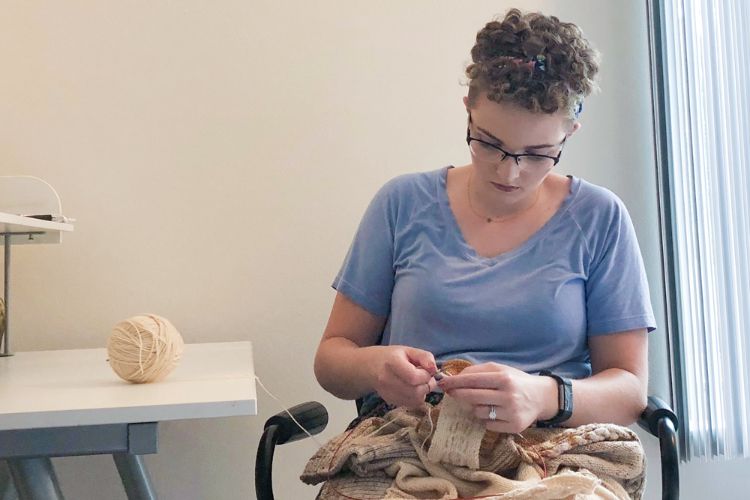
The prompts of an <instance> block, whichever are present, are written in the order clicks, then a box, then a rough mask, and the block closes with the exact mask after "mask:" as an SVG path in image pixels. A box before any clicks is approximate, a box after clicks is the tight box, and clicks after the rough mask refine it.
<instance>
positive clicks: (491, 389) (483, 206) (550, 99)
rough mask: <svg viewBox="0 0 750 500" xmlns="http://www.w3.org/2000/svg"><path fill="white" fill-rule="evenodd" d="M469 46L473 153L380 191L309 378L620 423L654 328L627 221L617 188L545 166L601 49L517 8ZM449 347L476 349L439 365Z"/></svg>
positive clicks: (515, 422) (554, 157)
mask: <svg viewBox="0 0 750 500" xmlns="http://www.w3.org/2000/svg"><path fill="white" fill-rule="evenodd" d="M472 60H473V62H472V63H471V64H470V65H469V66H468V68H467V70H466V74H467V76H468V79H469V91H468V95H467V96H466V97H465V98H464V104H465V106H466V111H467V124H468V130H467V137H466V140H467V143H468V146H469V150H470V152H471V163H469V164H468V165H465V166H461V167H456V168H453V167H448V168H443V169H440V170H436V171H433V172H425V173H418V174H410V175H404V176H401V177H398V178H396V179H394V180H392V181H390V182H388V183H387V184H386V185H385V186H384V187H383V188H382V189H381V190H380V191H379V193H378V194H377V195H376V196H375V198H374V199H373V201H372V202H371V204H370V206H369V207H368V209H367V211H366V213H365V215H364V217H363V220H362V222H361V224H360V227H359V230H358V232H357V235H356V237H355V239H354V242H353V243H352V247H351V248H350V251H349V254H348V256H347V258H346V260H345V262H344V265H343V267H342V269H341V271H340V273H339V274H338V276H337V277H336V280H335V282H334V288H335V289H336V290H337V295H336V298H335V301H334V304H333V308H332V311H331V315H330V319H329V322H328V325H327V327H326V330H325V333H324V334H323V338H322V340H321V342H320V346H319V348H318V352H317V355H316V359H315V373H316V376H317V378H318V380H319V382H320V384H321V385H322V386H323V387H324V388H325V389H326V390H328V391H329V392H331V393H332V394H334V395H336V396H338V397H341V398H347V399H355V398H364V403H365V404H364V406H363V408H362V412H364V413H365V414H373V412H378V411H379V412H380V413H382V412H383V411H384V409H389V408H392V407H394V406H407V407H416V406H418V405H420V404H421V403H422V402H423V401H424V400H425V398H426V397H428V395H430V394H431V393H434V392H435V391H437V392H440V391H441V390H442V391H443V392H447V393H449V394H450V395H451V396H453V397H455V398H456V399H458V400H461V401H464V402H465V403H467V404H470V405H472V407H473V413H474V415H475V416H476V417H477V418H480V419H483V420H484V421H486V425H487V429H489V430H492V431H496V432H513V433H517V432H520V431H522V430H524V429H526V428H527V427H529V426H531V425H534V424H540V425H564V426H571V427H572V426H578V425H582V424H585V423H593V422H610V423H617V424H621V425H629V424H631V423H633V422H634V421H636V420H637V418H638V416H639V414H640V413H641V411H642V409H643V408H644V407H645V404H646V391H647V332H648V331H651V330H653V329H654V328H655V324H654V318H653V313H652V310H651V306H650V301H649V295H648V287H647V283H646V278H645V272H644V269H643V263H642V258H641V255H640V252H639V249H638V244H637V241H636V237H635V233H634V230H633V227H632V223H631V221H630V218H629V216H628V213H627V210H626V209H625V207H624V206H623V204H622V202H621V201H620V200H619V199H618V198H617V197H616V196H615V195H614V194H612V193H611V192H609V191H608V190H606V189H604V188H601V187H598V186H595V185H592V184H590V183H588V182H586V181H584V180H582V179H579V178H576V177H571V176H567V177H566V176H564V175H561V174H559V173H557V172H556V171H555V170H556V168H555V166H556V165H557V163H558V162H559V161H560V159H561V157H562V154H563V148H564V145H565V144H566V142H567V141H569V140H571V138H572V136H573V135H574V134H575V132H576V131H577V130H578V129H579V128H580V123H579V122H578V121H577V118H578V114H579V113H580V111H581V108H582V102H583V99H584V98H585V97H586V96H587V95H589V94H590V93H591V91H592V90H593V88H594V81H593V79H594V76H595V75H596V72H597V69H598V65H597V61H596V53H595V51H594V50H593V49H592V48H591V47H590V45H589V43H588V42H587V41H586V40H585V39H584V38H583V35H582V33H581V31H580V29H579V28H578V27H576V26H575V25H573V24H569V23H563V22H560V21H559V20H558V19H557V18H555V17H547V16H544V15H542V14H536V13H535V14H523V13H521V12H520V11H518V10H516V9H513V10H510V11H509V12H508V13H507V14H506V16H505V18H504V19H503V20H502V21H493V22H490V23H488V24H487V25H486V26H485V27H484V28H483V29H482V30H481V31H480V32H479V33H478V34H477V41H476V44H475V46H474V47H473V49H472ZM452 358H462V359H465V360H468V361H470V362H472V363H473V365H472V366H470V367H469V368H467V369H465V370H464V371H462V372H461V373H460V374H459V375H456V376H452V377H441V376H440V374H439V373H438V374H437V377H435V375H436V373H437V372H438V365H439V363H440V362H442V361H446V360H449V359H452ZM540 375H542V376H540ZM430 398H432V399H430ZM428 399H430V400H434V397H433V396H432V395H430V396H429V397H428ZM383 401H384V402H385V404H378V403H382V402H383ZM376 408H379V410H378V409H376Z"/></svg>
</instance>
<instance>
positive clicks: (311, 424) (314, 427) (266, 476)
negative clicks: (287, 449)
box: [255, 401, 328, 500]
mask: <svg viewBox="0 0 750 500" xmlns="http://www.w3.org/2000/svg"><path fill="white" fill-rule="evenodd" d="M289 413H291V414H292V415H293V416H294V418H295V419H296V420H297V422H299V423H300V425H302V427H304V428H305V429H307V432H309V433H310V434H313V435H315V434H318V433H319V432H321V431H322V430H323V429H325V428H326V425H328V411H327V410H326V408H325V406H323V405H322V404H320V403H318V402H317V401H310V402H307V403H302V404H299V405H297V406H294V407H292V408H290V409H289ZM306 436H307V434H305V432H304V431H303V430H302V429H300V428H299V426H298V425H297V424H296V423H295V422H294V420H292V418H291V417H290V416H289V414H288V413H286V412H281V413H277V414H276V415H274V416H273V417H271V418H269V419H268V420H266V423H265V425H264V426H263V435H262V436H261V438H260V442H259V443H258V452H257V454H256V456H255V494H256V496H257V499H258V500H273V498H274V497H273V486H272V478H273V455H274V451H275V449H276V445H277V444H284V443H290V442H292V441H297V440H298V439H302V438H304V437H306Z"/></svg>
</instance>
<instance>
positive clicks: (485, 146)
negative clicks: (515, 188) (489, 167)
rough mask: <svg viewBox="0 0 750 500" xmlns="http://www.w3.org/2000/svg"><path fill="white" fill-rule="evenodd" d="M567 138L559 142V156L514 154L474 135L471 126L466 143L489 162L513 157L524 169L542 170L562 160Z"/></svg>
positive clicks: (476, 155)
mask: <svg viewBox="0 0 750 500" xmlns="http://www.w3.org/2000/svg"><path fill="white" fill-rule="evenodd" d="M469 124H471V115H469ZM567 139H568V136H565V138H564V139H563V140H562V142H561V143H560V144H559V146H560V151H559V152H558V153H557V156H549V155H540V154H533V153H520V154H513V153H511V152H508V151H506V150H504V149H503V148H501V147H500V146H498V145H497V144H492V143H491V142H487V141H484V140H482V139H479V138H478V137H472V136H471V131H470V128H469V127H466V144H468V145H469V150H470V151H471V154H473V155H474V157H475V158H476V159H477V160H479V161H482V162H488V163H500V162H502V161H503V160H505V159H506V158H508V157H511V158H513V159H514V160H515V162H516V165H518V166H519V167H521V168H522V169H524V170H534V171H541V170H547V169H550V168H552V167H554V166H555V165H557V164H558V163H559V161H560V156H561V155H562V151H563V146H565V141H566V140H567Z"/></svg>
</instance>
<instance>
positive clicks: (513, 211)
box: [467, 170, 542, 222]
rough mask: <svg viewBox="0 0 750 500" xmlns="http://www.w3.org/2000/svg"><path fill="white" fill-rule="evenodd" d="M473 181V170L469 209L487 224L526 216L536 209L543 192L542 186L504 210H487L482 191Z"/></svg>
mask: <svg viewBox="0 0 750 500" xmlns="http://www.w3.org/2000/svg"><path fill="white" fill-rule="evenodd" d="M473 180H474V171H473V170H471V171H470V173H469V180H468V182H467V197H468V202H469V208H470V209H471V211H472V212H474V215H476V216H477V217H478V218H481V219H484V220H485V221H486V222H506V221H509V220H511V219H515V218H517V217H519V216H521V215H523V214H525V213H526V212H529V211H530V210H531V209H532V208H534V206H536V203H537V201H539V196H540V194H541V191H542V185H540V186H538V187H537V188H536V190H535V192H534V193H533V194H532V195H531V196H527V197H524V198H522V199H520V200H518V202H517V203H514V204H513V205H511V206H506V207H504V208H503V209H498V208H497V207H495V208H487V206H486V205H485V204H483V203H482V200H481V194H482V192H481V190H476V189H475V188H474V187H473ZM478 198H480V199H478ZM477 202H479V203H477ZM487 205H489V204H487Z"/></svg>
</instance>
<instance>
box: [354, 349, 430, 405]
mask: <svg viewBox="0 0 750 500" xmlns="http://www.w3.org/2000/svg"><path fill="white" fill-rule="evenodd" d="M368 349H371V350H372V351H373V352H372V355H373V358H374V361H375V362H374V363H373V365H372V366H373V368H372V370H373V373H372V374H371V375H372V381H373V382H372V385H373V389H375V391H376V392H377V393H378V394H379V395H380V397H381V398H383V399H384V400H385V401H386V402H387V403H390V404H393V405H396V406H405V407H407V408H416V407H418V406H420V405H421V404H422V403H423V402H424V398H425V396H426V395H427V394H428V393H429V392H431V391H433V390H434V389H435V388H436V387H437V384H436V382H435V379H433V378H432V376H433V375H434V374H435V372H437V364H436V363H435V357H434V356H433V355H432V353H431V352H429V351H424V350H422V349H417V348H414V347H407V346H402V345H395V346H373V347H369V348H368Z"/></svg>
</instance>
